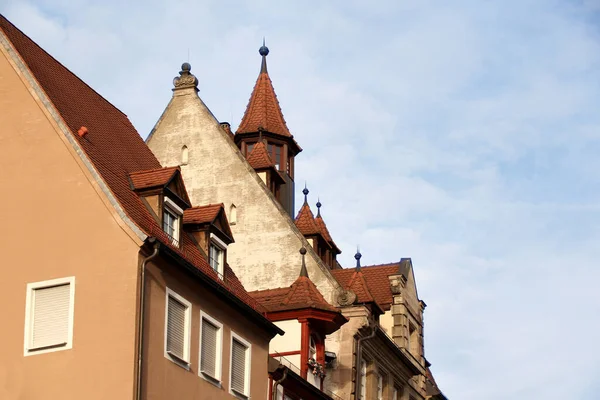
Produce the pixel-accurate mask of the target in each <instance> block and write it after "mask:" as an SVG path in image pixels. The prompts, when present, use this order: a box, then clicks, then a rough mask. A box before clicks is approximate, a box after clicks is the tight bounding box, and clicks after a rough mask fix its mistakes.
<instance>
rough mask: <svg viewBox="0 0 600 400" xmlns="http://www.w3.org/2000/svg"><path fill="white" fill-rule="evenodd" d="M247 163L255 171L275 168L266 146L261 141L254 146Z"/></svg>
mask: <svg viewBox="0 0 600 400" xmlns="http://www.w3.org/2000/svg"><path fill="white" fill-rule="evenodd" d="M248 163H249V164H250V165H251V166H252V168H254V169H256V170H258V169H266V168H271V167H275V163H274V162H273V160H272V159H271V156H269V152H268V151H267V146H265V143H264V142H263V141H259V142H258V143H256V144H255V145H254V148H253V149H252V152H251V153H250V154H249V155H248Z"/></svg>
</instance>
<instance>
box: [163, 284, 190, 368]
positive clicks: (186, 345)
mask: <svg viewBox="0 0 600 400" xmlns="http://www.w3.org/2000/svg"><path fill="white" fill-rule="evenodd" d="M166 289H167V290H166V291H165V330H164V356H165V358H166V359H167V360H170V361H172V362H173V363H175V364H177V365H179V366H180V367H182V368H185V369H187V370H189V369H190V364H191V359H190V353H191V351H190V348H191V339H192V303H190V302H189V301H188V300H186V299H185V298H184V297H183V296H181V295H180V294H178V293H177V292H175V291H173V290H172V289H169V288H168V287H167V288H166ZM169 297H173V298H174V299H175V300H176V301H178V302H180V303H181V304H183V305H184V306H186V307H187V309H186V310H185V322H184V324H185V327H184V332H183V333H184V335H185V336H184V338H183V352H184V354H183V358H179V356H177V355H176V354H172V353H171V352H169V351H167V335H168V329H169Z"/></svg>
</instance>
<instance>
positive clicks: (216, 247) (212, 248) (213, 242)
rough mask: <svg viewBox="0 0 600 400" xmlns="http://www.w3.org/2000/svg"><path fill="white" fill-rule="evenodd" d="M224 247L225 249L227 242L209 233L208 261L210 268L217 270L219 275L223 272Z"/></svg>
mask: <svg viewBox="0 0 600 400" xmlns="http://www.w3.org/2000/svg"><path fill="white" fill-rule="evenodd" d="M225 249H227V244H225V242H223V241H222V240H221V239H219V238H218V237H217V236H215V235H214V234H212V233H211V234H210V245H209V249H208V262H209V264H210V266H211V267H212V269H214V270H215V271H217V273H218V274H219V275H220V276H221V277H222V276H223V273H224V266H225Z"/></svg>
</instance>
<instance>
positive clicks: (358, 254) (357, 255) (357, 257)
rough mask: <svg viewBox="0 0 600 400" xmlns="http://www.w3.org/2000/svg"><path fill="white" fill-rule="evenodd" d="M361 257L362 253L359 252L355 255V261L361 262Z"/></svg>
mask: <svg viewBox="0 0 600 400" xmlns="http://www.w3.org/2000/svg"><path fill="white" fill-rule="evenodd" d="M361 257H362V254H360V252H357V253H356V254H355V255H354V259H356V260H360V258H361Z"/></svg>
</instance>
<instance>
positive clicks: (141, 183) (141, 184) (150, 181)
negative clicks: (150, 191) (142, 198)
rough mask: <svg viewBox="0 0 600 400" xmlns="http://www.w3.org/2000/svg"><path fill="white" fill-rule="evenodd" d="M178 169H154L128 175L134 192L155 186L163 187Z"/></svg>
mask: <svg viewBox="0 0 600 400" xmlns="http://www.w3.org/2000/svg"><path fill="white" fill-rule="evenodd" d="M178 170H179V167H165V168H156V169H151V170H145V171H136V172H132V173H130V174H129V177H130V178H131V183H132V184H133V188H134V189H135V190H140V189H147V188H150V187H156V186H165V185H166V184H167V183H169V181H170V180H171V178H172V177H173V175H174V174H175V172H176V171H178Z"/></svg>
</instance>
